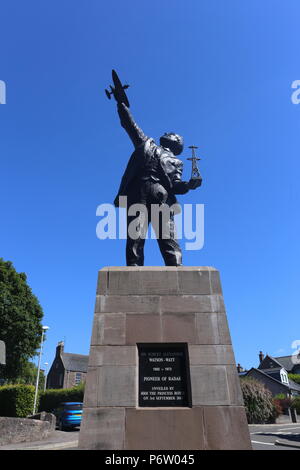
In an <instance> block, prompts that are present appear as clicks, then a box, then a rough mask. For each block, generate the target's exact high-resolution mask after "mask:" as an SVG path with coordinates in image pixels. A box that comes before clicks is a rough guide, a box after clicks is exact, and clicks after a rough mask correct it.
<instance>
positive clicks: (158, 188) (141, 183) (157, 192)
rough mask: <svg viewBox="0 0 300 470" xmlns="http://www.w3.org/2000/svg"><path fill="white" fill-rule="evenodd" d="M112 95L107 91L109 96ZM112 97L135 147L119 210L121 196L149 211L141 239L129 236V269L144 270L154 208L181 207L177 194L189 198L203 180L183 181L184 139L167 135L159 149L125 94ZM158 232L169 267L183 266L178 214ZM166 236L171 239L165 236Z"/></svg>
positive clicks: (143, 219) (142, 223)
mask: <svg viewBox="0 0 300 470" xmlns="http://www.w3.org/2000/svg"><path fill="white" fill-rule="evenodd" d="M113 77H114V76H113ZM111 88H112V87H111ZM123 88H124V87H123ZM108 93H109V92H107V91H106V94H107V95H108ZM111 94H113V95H114V97H115V99H116V101H117V109H118V114H119V117H120V121H121V125H122V127H123V128H124V129H125V130H126V132H127V134H128V135H129V137H130V139H131V141H132V143H133V145H134V147H135V150H134V152H133V154H132V155H131V157H130V160H129V162H128V165H127V168H126V170H125V172H124V175H123V177H122V180H121V184H120V188H119V191H118V194H117V196H116V198H115V201H114V203H115V206H116V207H118V206H119V198H120V196H126V197H127V206H128V207H130V206H132V205H133V204H140V205H143V206H144V207H145V210H146V211H147V217H143V214H140V218H139V233H140V235H139V236H135V237H134V238H132V237H131V236H129V233H127V244H126V262H127V266H143V265H144V244H145V236H144V235H145V233H146V232H147V228H148V224H149V223H150V222H151V206H152V205H153V204H156V205H163V204H166V205H167V206H169V207H171V206H173V205H174V204H176V203H177V199H176V196H175V195H176V194H185V193H187V192H188V191H189V190H190V189H196V188H197V187H199V186H200V185H201V182H202V179H201V178H198V179H197V180H196V179H193V178H191V179H190V181H182V179H181V177H182V170H183V163H182V161H181V160H179V159H178V158H177V155H180V154H181V152H182V150H183V138H182V137H181V136H180V135H178V134H175V133H166V134H164V135H163V136H162V137H161V138H160V145H157V144H156V143H155V142H154V140H153V139H152V138H150V137H148V136H146V135H145V134H144V132H143V131H142V130H141V129H140V127H139V126H138V125H137V124H136V122H135V121H134V119H133V117H132V114H131V113H130V111H129V109H128V106H129V103H128V100H127V97H126V95H125V93H124V92H123V93H122V92H121V93H119V94H118V93H116V92H115V90H114V89H113V88H112V93H111ZM120 95H121V98H120ZM124 96H125V98H124ZM135 218H136V216H130V215H128V213H127V227H129V226H130V224H131V222H132V221H133V219H135ZM152 225H153V224H152ZM154 230H155V232H156V238H157V241H158V245H159V248H160V251H161V254H162V256H163V259H164V262H165V265H166V266H180V265H181V264H182V253H181V249H180V247H179V244H178V241H177V240H176V233H175V225H174V210H172V209H171V210H170V212H169V217H168V219H167V220H165V218H164V217H160V219H159V224H158V226H155V227H154ZM166 233H167V234H168V235H167V236H165V234H166Z"/></svg>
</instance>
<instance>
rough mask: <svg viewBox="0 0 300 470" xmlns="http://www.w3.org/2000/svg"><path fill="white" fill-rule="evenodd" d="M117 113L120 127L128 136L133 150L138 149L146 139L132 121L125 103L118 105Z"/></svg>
mask: <svg viewBox="0 0 300 470" xmlns="http://www.w3.org/2000/svg"><path fill="white" fill-rule="evenodd" d="M118 113H119V117H120V121H121V126H122V127H123V128H124V129H125V131H126V132H127V134H128V135H129V137H130V139H131V141H132V143H133V145H134V147H135V148H137V147H139V146H140V145H141V144H142V143H143V142H145V141H146V140H147V139H148V137H147V136H146V135H145V134H144V132H143V131H142V129H140V127H139V126H138V125H137V123H136V122H135V121H134V119H133V116H132V114H131V112H130V111H129V109H128V107H127V106H126V104H125V103H118Z"/></svg>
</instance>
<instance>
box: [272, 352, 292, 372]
mask: <svg viewBox="0 0 300 470" xmlns="http://www.w3.org/2000/svg"><path fill="white" fill-rule="evenodd" d="M274 359H276V361H277V362H279V363H280V364H282V366H283V367H284V368H285V369H286V370H287V371H288V372H290V371H291V370H292V369H293V367H294V365H295V364H294V363H293V361H292V356H281V357H275V358H274Z"/></svg>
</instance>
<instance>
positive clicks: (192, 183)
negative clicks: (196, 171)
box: [188, 178, 202, 189]
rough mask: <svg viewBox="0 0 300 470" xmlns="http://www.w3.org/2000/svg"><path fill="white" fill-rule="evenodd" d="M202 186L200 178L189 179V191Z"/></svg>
mask: <svg viewBox="0 0 300 470" xmlns="http://www.w3.org/2000/svg"><path fill="white" fill-rule="evenodd" d="M201 184H202V178H197V179H196V178H191V179H190V181H189V183H188V185H189V189H196V188H199V186H201Z"/></svg>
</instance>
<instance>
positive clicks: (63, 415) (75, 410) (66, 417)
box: [53, 401, 82, 431]
mask: <svg viewBox="0 0 300 470" xmlns="http://www.w3.org/2000/svg"><path fill="white" fill-rule="evenodd" d="M53 413H54V414H55V416H56V425H57V426H58V429H60V430H61V431H63V430H64V429H71V428H76V427H78V426H80V423H81V418H82V403H81V402H79V401H69V402H64V403H61V404H60V406H59V407H58V408H56V409H55V410H54V411H53Z"/></svg>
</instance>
